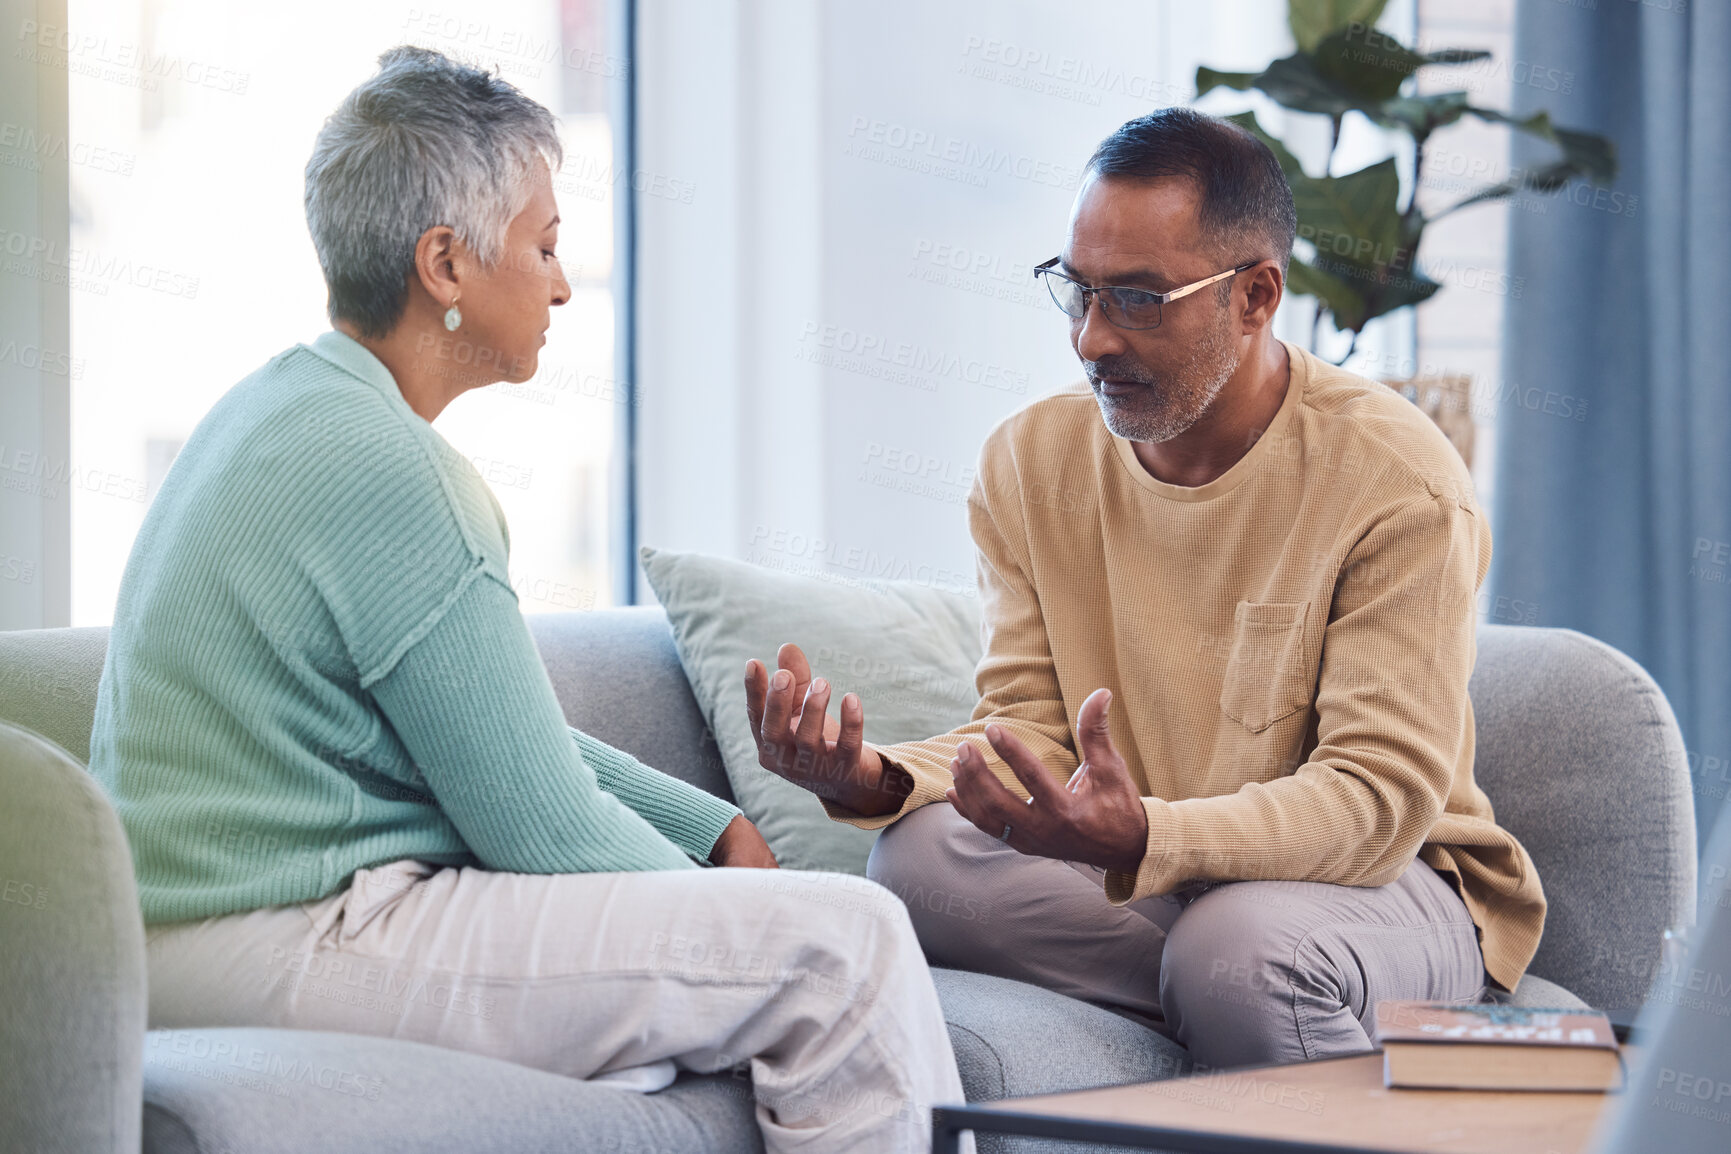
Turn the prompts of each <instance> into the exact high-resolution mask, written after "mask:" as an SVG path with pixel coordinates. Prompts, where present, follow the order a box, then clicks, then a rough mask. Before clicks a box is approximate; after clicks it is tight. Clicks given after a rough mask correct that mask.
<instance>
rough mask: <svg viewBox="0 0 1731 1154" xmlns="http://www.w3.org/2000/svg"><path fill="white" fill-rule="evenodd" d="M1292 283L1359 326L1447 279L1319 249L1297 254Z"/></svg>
mask: <svg viewBox="0 0 1731 1154" xmlns="http://www.w3.org/2000/svg"><path fill="white" fill-rule="evenodd" d="M1287 285H1288V287H1290V288H1291V289H1292V291H1293V292H1296V293H1305V294H1308V295H1310V296H1314V297H1316V298H1317V300H1318V301H1319V302H1321V304H1322V305H1323V307H1325V308H1326V309H1327V310H1328V313H1329V316H1330V318H1331V319H1332V320H1333V321H1334V327H1335V328H1337V329H1339V330H1340V331H1341V332H1359V331H1362V330H1363V328H1364V326H1365V325H1367V324H1369V323H1370V322H1371V321H1373V320H1375V319H1376V318H1377V317H1380V316H1382V315H1384V314H1386V313H1391V312H1393V311H1395V310H1396V309H1403V308H1406V307H1407V306H1408V305H1415V304H1418V303H1420V302H1421V301H1426V300H1429V299H1430V298H1431V297H1432V296H1434V295H1435V294H1436V292H1437V290H1438V289H1440V288H1442V285H1440V284H1438V283H1437V282H1436V281H1434V280H1431V279H1430V278H1429V277H1427V276H1425V275H1424V274H1423V273H1421V272H1419V271H1417V270H1416V269H1412V268H1392V267H1390V266H1388V265H1369V264H1364V263H1362V262H1360V261H1356V260H1349V259H1345V258H1342V257H1336V256H1331V255H1326V254H1322V253H1318V254H1317V255H1315V256H1313V257H1312V258H1311V259H1310V260H1309V261H1300V260H1293V261H1292V262H1291V263H1290V265H1289V266H1288V269H1287Z"/></svg>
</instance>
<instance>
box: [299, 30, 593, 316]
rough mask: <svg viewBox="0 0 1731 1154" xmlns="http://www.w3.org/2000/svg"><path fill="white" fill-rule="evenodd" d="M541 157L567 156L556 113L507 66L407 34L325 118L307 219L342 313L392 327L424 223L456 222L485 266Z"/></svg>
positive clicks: (500, 249)
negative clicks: (414, 42) (433, 46)
mask: <svg viewBox="0 0 1731 1154" xmlns="http://www.w3.org/2000/svg"><path fill="white" fill-rule="evenodd" d="M537 159H544V160H546V161H547V163H548V165H549V167H551V168H552V169H554V170H555V171H556V170H557V169H558V168H559V165H560V164H561V163H562V162H563V160H564V150H563V149H562V148H561V147H560V144H559V134H558V132H557V130H556V129H555V127H554V119H553V114H552V113H551V112H549V111H548V110H547V109H546V108H543V107H542V106H541V105H539V104H537V103H536V102H535V101H533V100H531V99H529V98H528V97H527V96H524V95H523V94H522V93H521V92H519V91H518V90H517V89H516V88H515V87H513V86H512V85H511V83H510V82H509V81H506V80H503V79H501V78H500V77H498V76H497V75H494V74H491V73H487V72H482V71H480V70H479V69H475V68H470V67H468V66H467V65H463V64H459V63H457V62H456V61H454V60H452V59H450V58H449V57H447V56H445V55H444V54H442V53H439V52H434V51H432V50H430V49H426V48H415V47H412V46H409V45H403V46H401V47H397V48H392V49H391V50H390V51H388V52H386V53H385V54H384V55H382V56H380V57H379V71H378V74H377V75H376V76H373V77H372V78H371V79H369V80H367V81H366V83H364V84H362V85H361V86H360V87H359V88H356V89H355V90H354V91H353V92H351V93H349V95H348V96H347V98H345V99H344V100H343V102H342V105H341V106H340V107H339V108H338V109H337V110H336V111H335V112H333V113H332V114H331V115H330V117H329V119H327V120H326V121H325V124H324V127H323V128H322V129H320V130H319V136H318V141H317V142H316V143H315V144H314V145H313V154H312V158H311V159H310V160H308V161H307V171H306V208H307V227H308V228H309V229H311V230H312V234H313V247H314V248H315V249H317V250H318V255H319V267H320V268H322V269H323V270H324V274H325V285H326V286H327V287H328V288H329V290H330V299H329V301H328V302H327V303H326V306H325V311H326V312H327V313H329V314H330V319H331V320H332V321H333V322H335V321H337V320H339V319H341V320H347V321H350V322H352V323H354V324H355V325H356V326H357V327H358V328H359V329H360V330H361V333H362V335H364V336H369V337H382V336H384V335H385V334H386V333H388V332H390V331H391V330H392V329H394V328H395V327H396V326H397V322H398V321H399V320H401V319H402V316H403V309H404V307H405V305H406V304H407V303H408V297H409V289H408V277H409V274H410V272H411V271H412V270H413V268H414V265H415V244H416V242H417V241H419V240H420V239H421V234H422V233H424V232H426V231H427V230H428V229H429V228H433V227H435V226H438V225H449V226H450V227H451V228H452V229H454V230H455V231H456V234H457V238H458V239H459V240H461V241H462V242H463V244H464V245H465V246H466V247H467V248H468V249H469V251H470V252H472V253H474V255H475V257H476V259H477V260H479V261H480V262H481V265H482V267H484V268H487V269H489V270H490V269H493V268H495V267H497V266H498V263H499V261H500V260H501V259H503V257H504V254H505V230H506V229H507V228H508V227H509V225H510V223H511V220H512V218H514V217H515V216H516V215H517V214H518V213H520V212H522V211H523V206H524V204H526V203H527V202H528V199H529V187H528V185H527V184H526V182H525V179H524V178H525V177H527V176H528V175H529V174H530V172H531V171H532V170H533V166H534V165H535V163H536V161H537Z"/></svg>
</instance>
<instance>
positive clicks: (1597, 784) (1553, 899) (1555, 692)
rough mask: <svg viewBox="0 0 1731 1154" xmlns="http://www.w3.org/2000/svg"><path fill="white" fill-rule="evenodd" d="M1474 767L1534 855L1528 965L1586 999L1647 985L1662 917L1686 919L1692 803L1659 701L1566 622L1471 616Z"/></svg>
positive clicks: (1642, 676) (1673, 725)
mask: <svg viewBox="0 0 1731 1154" xmlns="http://www.w3.org/2000/svg"><path fill="white" fill-rule="evenodd" d="M1478 646H1479V655H1478V663H1477V664H1476V665H1475V666H1474V667H1473V676H1472V682H1471V685H1470V691H1471V695H1472V702H1473V719H1474V721H1475V723H1476V725H1477V727H1478V734H1477V738H1478V744H1477V747H1476V753H1475V756H1474V763H1473V764H1474V771H1473V772H1474V776H1475V777H1476V778H1477V780H1478V783H1479V786H1480V788H1482V789H1483V790H1484V791H1485V793H1486V794H1488V795H1489V796H1490V799H1491V804H1492V805H1493V806H1494V807H1495V808H1496V815H1497V821H1498V823H1499V824H1500V825H1501V826H1502V827H1503V828H1504V829H1506V830H1508V831H1509V832H1510V833H1512V834H1514V835H1515V837H1516V838H1517V839H1519V840H1520V843H1521V845H1523V846H1525V847H1526V850H1527V853H1528V854H1529V855H1531V856H1532V859H1533V864H1534V865H1535V866H1537V867H1538V871H1539V881H1540V882H1541V883H1543V885H1544V887H1545V898H1546V900H1547V902H1548V905H1549V909H1548V910H1547V911H1546V914H1545V936H1544V939H1543V940H1542V941H1541V942H1540V943H1539V952H1538V955H1537V957H1535V958H1534V959H1533V963H1532V967H1531V968H1532V972H1533V973H1535V974H1538V975H1539V976H1540V977H1544V978H1548V979H1550V980H1551V981H1553V982H1558V983H1560V984H1562V985H1564V986H1566V987H1568V989H1569V990H1570V991H1571V992H1572V993H1574V994H1577V995H1579V996H1580V997H1581V998H1583V999H1585V1000H1586V1001H1587V1002H1588V1003H1590V1004H1591V1005H1594V1006H1604V1007H1610V1008H1627V1007H1634V1006H1638V1005H1640V1004H1641V1003H1642V1002H1643V1001H1644V1000H1645V998H1646V994H1647V987H1648V986H1649V985H1650V984H1651V981H1652V978H1653V976H1654V972H1655V970H1656V969H1657V967H1658V964H1659V958H1660V952H1661V948H1662V942H1663V939H1664V933H1665V929H1666V927H1668V926H1672V925H1684V924H1687V923H1689V922H1692V921H1693V920H1694V911H1695V863H1696V847H1695V812H1694V794H1693V793H1692V792H1691V790H1690V783H1689V768H1688V764H1687V761H1686V758H1685V756H1684V751H1683V734H1682V731H1681V730H1679V729H1678V727H1677V719H1676V717H1675V715H1673V714H1672V712H1671V706H1670V703H1669V702H1667V701H1666V700H1665V695H1664V693H1663V692H1662V691H1661V690H1660V689H1659V687H1658V685H1656V684H1655V683H1654V682H1653V679H1652V678H1651V677H1649V676H1648V675H1647V672H1646V670H1644V669H1642V668H1641V667H1640V666H1639V665H1637V664H1636V663H1635V662H1634V661H1632V660H1631V659H1630V658H1629V657H1627V656H1626V655H1624V654H1623V653H1621V652H1619V651H1618V650H1616V649H1613V648H1611V647H1610V646H1609V645H1606V644H1605V643H1604V642H1602V641H1598V640H1596V639H1594V638H1592V637H1588V636H1587V635H1586V634H1584V633H1577V632H1575V631H1574V630H1572V629H1546V628H1533V627H1530V626H1519V625H1481V626H1479V633H1478Z"/></svg>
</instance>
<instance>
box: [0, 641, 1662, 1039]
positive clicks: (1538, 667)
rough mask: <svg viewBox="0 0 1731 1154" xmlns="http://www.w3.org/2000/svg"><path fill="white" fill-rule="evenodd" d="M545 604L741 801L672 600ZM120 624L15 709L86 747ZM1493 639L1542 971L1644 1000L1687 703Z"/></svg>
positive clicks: (723, 791)
mask: <svg viewBox="0 0 1731 1154" xmlns="http://www.w3.org/2000/svg"><path fill="white" fill-rule="evenodd" d="M528 620H529V627H530V631H531V633H532V634H533V636H534V638H535V644H536V646H537V647H538V648H539V650H540V653H541V657H542V660H543V662H545V664H546V666H547V672H548V675H549V677H550V678H551V680H552V682H553V687H554V690H555V692H556V693H557V694H558V697H559V701H560V704H561V705H562V706H563V707H564V709H565V716H566V719H567V720H568V721H569V722H570V724H572V725H574V726H577V727H578V728H579V729H582V730H584V731H585V732H587V733H591V734H593V735H594V736H596V737H598V738H600V739H602V740H603V741H606V742H609V743H611V744H613V745H616V746H618V747H619V748H621V749H624V750H627V751H628V752H630V753H633V754H635V755H636V756H637V757H639V758H641V759H642V760H643V761H644V762H646V763H647V764H649V765H652V766H654V767H656V768H657V769H660V770H662V771H664V772H666V773H670V774H673V775H674V776H677V777H680V778H682V779H684V780H686V781H689V782H691V783H692V784H694V785H697V786H700V787H701V788H703V789H706V790H709V791H710V792H711V793H714V794H716V795H718V796H720V797H724V798H727V799H728V800H730V801H731V800H733V795H732V791H731V790H730V789H729V788H728V784H727V776H726V773H725V772H724V770H723V767H722V763H721V758H720V756H719V754H718V752H717V749H716V745H715V741H714V738H713V736H712V735H711V734H710V733H709V731H708V729H707V727H706V726H705V724H704V719H703V715H702V712H701V711H700V710H699V708H698V706H697V702H696V700H695V699H694V698H693V697H692V695H691V689H690V686H689V684H688V683H687V682H686V679H685V675H684V672H683V670H682V669H681V667H680V664H679V654H678V652H677V650H676V649H675V648H674V644H673V636H672V633H671V631H670V630H669V629H668V625H667V617H666V614H664V613H663V612H662V611H661V610H660V609H658V608H636V609H605V610H599V611H596V612H592V613H556V614H537V615H531V616H530V617H529V618H528ZM107 632H108V631H107V630H106V629H99V628H98V629H48V630H36V631H29V632H17V633H0V720H3V721H13V722H15V723H17V724H20V725H24V726H27V727H29V728H31V729H34V730H36V731H37V732H39V733H42V734H44V735H46V736H48V737H49V738H51V739H52V740H54V741H56V742H58V743H60V744H61V745H62V746H64V747H65V748H66V749H67V750H68V751H70V752H71V753H73V754H74V755H75V756H77V757H79V758H80V759H81V760H86V761H87V760H88V758H89V748H90V747H89V739H90V724H91V716H92V713H93V711H94V709H95V700H96V684H97V680H98V678H99V676H100V674H101V670H102V657H103V653H104V650H105V647H106V642H107ZM1478 644H1479V657H1478V664H1477V666H1476V667H1475V669H1474V671H1473V677H1472V682H1471V694H1472V700H1473V711H1474V716H1475V719H1476V721H1477V725H1478V732H1477V741H1478V746H1477V759H1476V773H1477V776H1478V780H1479V784H1480V785H1481V786H1482V787H1483V789H1484V790H1485V792H1486V793H1487V794H1488V795H1489V796H1490V798H1491V801H1492V803H1493V804H1494V805H1495V807H1496V811H1497V818H1498V820H1499V821H1500V822H1501V823H1502V824H1503V826H1504V827H1505V828H1506V829H1508V830H1509V831H1510V832H1511V833H1513V834H1514V835H1515V836H1516V837H1517V838H1519V839H1520V841H1521V844H1522V845H1524V846H1526V848H1527V851H1528V852H1529V853H1530V854H1531V855H1532V858H1533V861H1534V863H1535V864H1536V865H1537V867H1538V871H1539V877H1540V880H1541V881H1542V882H1543V883H1544V887H1545V893H1546V896H1547V898H1548V899H1549V902H1550V911H1549V914H1548V917H1547V920H1546V926H1545V937H1544V941H1543V943H1542V944H1541V945H1540V947H1539V954H1538V957H1537V958H1536V959H1535V961H1534V964H1533V972H1534V973H1537V974H1539V975H1540V976H1541V977H1545V978H1549V979H1550V980H1552V981H1555V982H1559V983H1561V984H1563V985H1564V986H1566V987H1568V988H1569V989H1570V990H1572V991H1573V992H1575V993H1577V994H1579V995H1580V996H1581V997H1582V998H1585V999H1586V1000H1587V1001H1588V1002H1591V1003H1593V1004H1595V1005H1601V1006H1613V1007H1622V1006H1634V1005H1638V1004H1640V1002H1641V1001H1642V999H1643V996H1644V995H1645V992H1646V988H1647V985H1648V983H1649V981H1650V979H1651V977H1652V975H1653V971H1654V968H1655V967H1656V966H1657V964H1658V960H1659V953H1660V943H1661V940H1662V935H1663V932H1664V930H1665V928H1666V927H1667V926H1669V925H1674V924H1682V923H1686V922H1688V921H1690V920H1692V918H1693V910H1694V904H1693V903H1694V886H1695V860H1696V851H1695V826H1694V818H1693V810H1692V806H1693V800H1692V794H1691V793H1690V789H1689V779H1688V766H1687V762H1686V759H1685V756H1684V752H1683V742H1682V735H1681V733H1680V732H1679V730H1678V728H1677V722H1676V718H1675V717H1674V716H1673V714H1672V712H1671V708H1670V705H1669V703H1667V702H1666V700H1665V696H1664V694H1663V693H1662V692H1661V691H1660V690H1659V687H1658V686H1657V685H1655V684H1654V682H1653V680H1652V678H1651V677H1649V676H1648V675H1647V674H1646V672H1645V671H1644V670H1642V669H1641V667H1640V666H1639V665H1637V664H1635V662H1633V661H1631V660H1630V659H1629V658H1628V657H1626V656H1624V655H1623V654H1622V653H1619V652H1618V651H1617V650H1615V649H1612V648H1611V647H1610V646H1608V645H1605V644H1604V643H1603V642H1600V641H1596V640H1594V639H1593V638H1590V637H1587V636H1585V635H1584V634H1580V633H1576V632H1573V631H1572V630H1566V629H1545V628H1534V627H1523V626H1508V625H1481V626H1480V627H1479V633H1478ZM742 676H743V674H742Z"/></svg>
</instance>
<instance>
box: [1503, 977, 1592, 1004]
mask: <svg viewBox="0 0 1731 1154" xmlns="http://www.w3.org/2000/svg"><path fill="white" fill-rule="evenodd" d="M1508 1003H1509V1005H1511V1006H1520V1007H1521V1008H1523V1009H1528V1010H1585V1009H1587V1008H1588V1007H1587V1003H1585V1002H1583V1001H1582V1000H1581V999H1580V998H1577V997H1576V996H1575V995H1573V994H1571V993H1569V991H1567V990H1565V989H1563V987H1561V986H1559V985H1557V983H1555V982H1547V981H1546V980H1545V979H1543V978H1541V977H1539V976H1538V975H1537V974H1525V975H1523V976H1522V978H1521V981H1520V984H1519V985H1517V986H1516V987H1515V992H1514V993H1512V994H1510V995H1509V997H1508Z"/></svg>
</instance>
